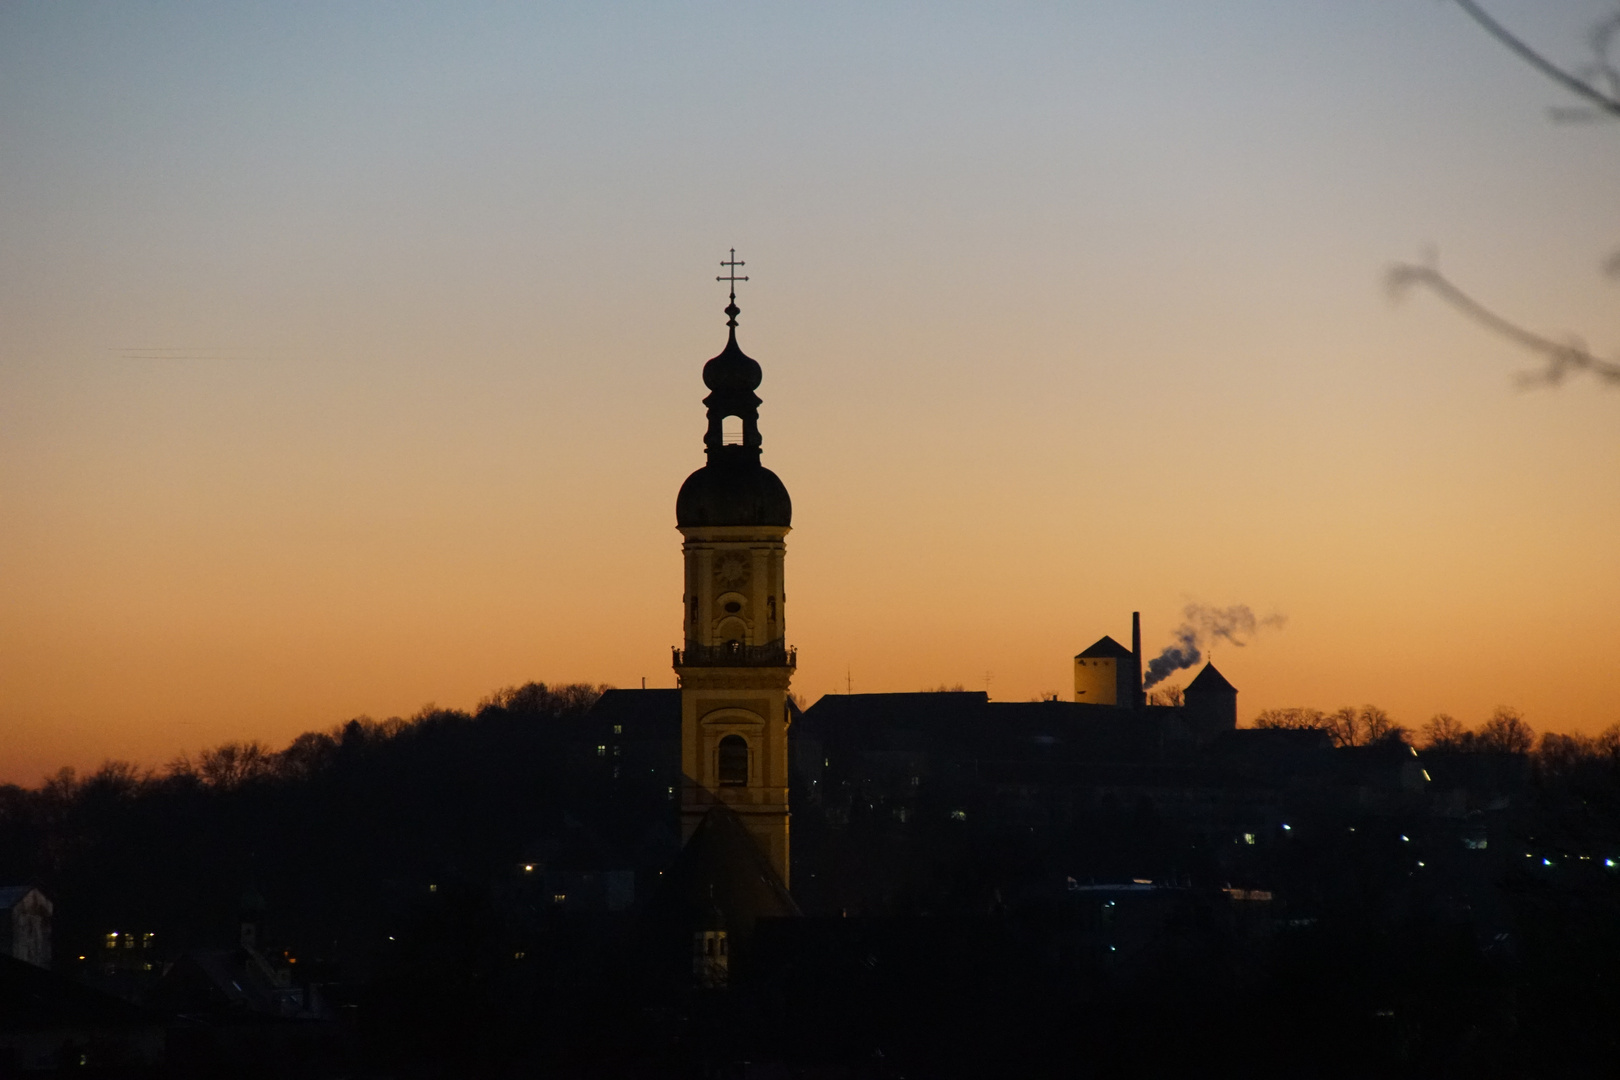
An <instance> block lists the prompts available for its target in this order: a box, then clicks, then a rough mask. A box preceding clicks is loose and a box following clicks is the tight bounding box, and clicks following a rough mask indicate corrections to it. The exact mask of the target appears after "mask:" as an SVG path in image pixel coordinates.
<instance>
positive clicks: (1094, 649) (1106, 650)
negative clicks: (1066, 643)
mask: <svg viewBox="0 0 1620 1080" xmlns="http://www.w3.org/2000/svg"><path fill="white" fill-rule="evenodd" d="M1135 655H1136V654H1135V653H1133V652H1131V650H1129V649H1127V648H1126V647H1125V646H1123V645H1121V644H1120V643H1119V642H1117V641H1115V640H1114V639H1113V638H1111V637H1109V636H1108V635H1107V634H1104V635H1103V636H1102V637H1101V638H1100V639H1099V640H1098V641H1097V643H1096V644H1095V645H1093V646H1091V648H1089V649H1087V650H1086V651H1085V652H1083V653H1079V654H1078V655H1076V656H1075V659H1076V660H1099V659H1103V660H1106V659H1108V658H1110V657H1112V658H1113V659H1115V660H1129V659H1131V658H1132V657H1133V656H1135Z"/></svg>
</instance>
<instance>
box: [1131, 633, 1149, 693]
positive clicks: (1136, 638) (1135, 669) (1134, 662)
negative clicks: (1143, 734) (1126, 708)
mask: <svg viewBox="0 0 1620 1080" xmlns="http://www.w3.org/2000/svg"><path fill="white" fill-rule="evenodd" d="M1146 704H1147V693H1146V692H1145V691H1143V689H1142V613H1141V612H1140V611H1133V612H1131V708H1133V709H1135V710H1136V711H1137V712H1141V711H1142V707H1143V706H1144V705H1146Z"/></svg>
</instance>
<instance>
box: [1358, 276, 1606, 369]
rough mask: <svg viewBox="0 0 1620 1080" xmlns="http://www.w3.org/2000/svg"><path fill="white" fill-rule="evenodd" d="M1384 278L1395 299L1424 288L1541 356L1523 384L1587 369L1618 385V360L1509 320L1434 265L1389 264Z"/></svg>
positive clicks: (1582, 345) (1487, 327)
mask: <svg viewBox="0 0 1620 1080" xmlns="http://www.w3.org/2000/svg"><path fill="white" fill-rule="evenodd" d="M1385 280H1386V283H1387V284H1388V286H1389V292H1390V295H1391V296H1392V297H1394V298H1395V299H1400V298H1401V297H1402V296H1404V295H1406V293H1408V292H1410V291H1411V290H1412V289H1414V288H1418V287H1422V288H1426V289H1428V290H1430V291H1431V292H1433V293H1434V294H1435V295H1437V296H1439V297H1440V299H1442V300H1444V301H1445V302H1446V303H1448V304H1450V305H1451V306H1452V307H1454V308H1456V309H1457V310H1458V311H1460V312H1462V313H1463V314H1464V315H1467V316H1468V317H1469V318H1471V319H1473V320H1474V321H1475V322H1477V323H1479V324H1481V325H1482V326H1484V327H1485V328H1486V329H1488V330H1490V331H1492V332H1493V333H1495V334H1498V335H1500V336H1502V337H1505V338H1507V339H1508V340H1509V341H1512V342H1513V343H1514V344H1515V345H1518V346H1519V347H1520V348H1523V349H1526V350H1528V351H1529V352H1532V353H1536V354H1538V355H1539V356H1541V357H1542V359H1543V360H1544V361H1545V364H1546V366H1545V367H1543V368H1542V369H1541V370H1540V371H1527V372H1524V373H1522V374H1520V375H1519V383H1520V385H1522V386H1542V385H1545V386H1557V385H1558V384H1559V383H1561V382H1563V381H1564V379H1565V378H1567V377H1568V376H1569V374H1570V373H1571V372H1578V371H1585V372H1590V373H1591V374H1592V375H1593V376H1595V377H1596V378H1598V379H1601V380H1603V381H1604V382H1609V383H1614V384H1616V385H1620V362H1616V361H1613V360H1604V359H1602V358H1601V357H1598V356H1594V355H1593V354H1592V352H1591V350H1590V349H1588V348H1587V347H1586V346H1585V344H1583V343H1582V342H1580V341H1574V340H1572V341H1569V342H1567V343H1559V342H1557V341H1553V340H1552V339H1551V338H1545V337H1542V336H1541V335H1540V334H1537V333H1533V332H1532V331H1529V330H1526V329H1525V328H1524V327H1522V326H1520V325H1518V324H1517V323H1513V322H1509V321H1508V320H1507V319H1504V318H1503V317H1502V316H1500V315H1498V314H1497V313H1496V312H1494V311H1492V310H1491V309H1490V308H1488V307H1486V306H1485V305H1484V304H1481V303H1480V302H1479V301H1477V300H1475V299H1474V298H1473V297H1471V296H1469V295H1468V294H1467V293H1465V292H1463V291H1462V290H1461V289H1460V288H1458V287H1457V286H1456V285H1454V284H1452V283H1451V281H1450V280H1449V279H1447V278H1446V276H1445V275H1444V274H1442V273H1441V272H1440V270H1439V268H1438V267H1436V266H1432V265H1431V266H1418V265H1415V264H1412V263H1397V264H1396V265H1395V266H1392V267H1390V270H1389V274H1388V276H1387V278H1386V279H1385Z"/></svg>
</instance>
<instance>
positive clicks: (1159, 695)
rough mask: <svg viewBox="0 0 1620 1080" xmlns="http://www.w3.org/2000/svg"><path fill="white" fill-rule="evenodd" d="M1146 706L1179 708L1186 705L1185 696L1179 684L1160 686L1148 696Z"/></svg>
mask: <svg viewBox="0 0 1620 1080" xmlns="http://www.w3.org/2000/svg"><path fill="white" fill-rule="evenodd" d="M1148 704H1149V705H1168V706H1171V707H1179V706H1182V705H1185V704H1187V696H1186V693H1185V691H1183V689H1182V687H1181V686H1180V684H1178V683H1171V684H1170V685H1169V686H1160V687H1159V688H1158V689H1156V690H1154V691H1153V692H1152V693H1150V694H1148Z"/></svg>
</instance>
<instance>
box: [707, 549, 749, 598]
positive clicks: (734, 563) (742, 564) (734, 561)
mask: <svg viewBox="0 0 1620 1080" xmlns="http://www.w3.org/2000/svg"><path fill="white" fill-rule="evenodd" d="M714 577H715V580H716V581H718V582H720V584H721V585H723V586H725V587H726V588H728V589H740V588H742V587H743V586H744V585H746V584H747V583H748V556H747V555H744V554H743V553H742V552H740V551H726V552H722V553H721V554H720V557H719V558H718V559H716V560H715V561H714Z"/></svg>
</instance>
